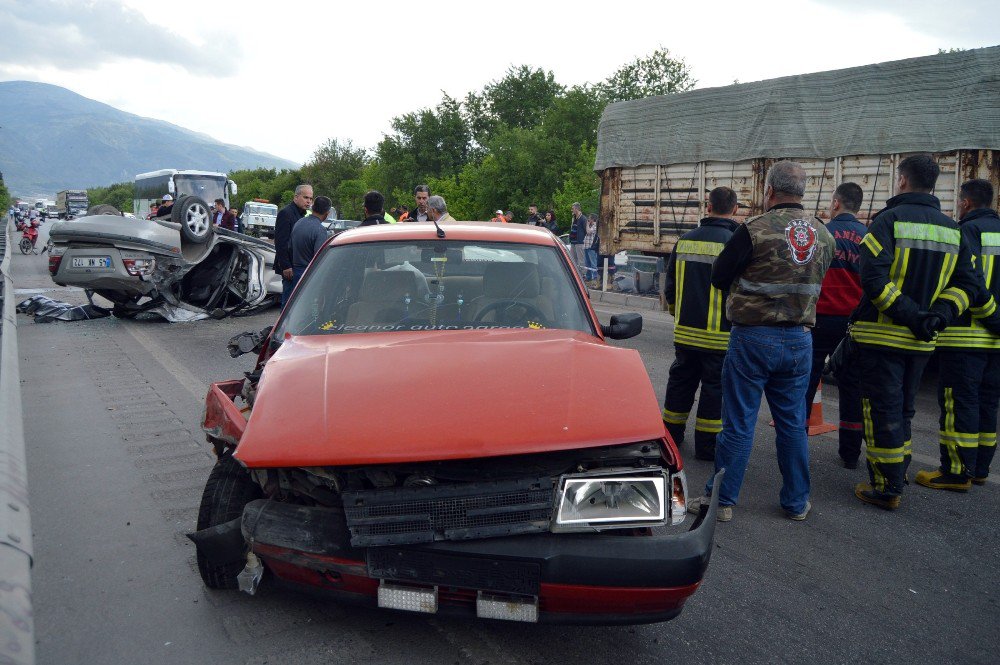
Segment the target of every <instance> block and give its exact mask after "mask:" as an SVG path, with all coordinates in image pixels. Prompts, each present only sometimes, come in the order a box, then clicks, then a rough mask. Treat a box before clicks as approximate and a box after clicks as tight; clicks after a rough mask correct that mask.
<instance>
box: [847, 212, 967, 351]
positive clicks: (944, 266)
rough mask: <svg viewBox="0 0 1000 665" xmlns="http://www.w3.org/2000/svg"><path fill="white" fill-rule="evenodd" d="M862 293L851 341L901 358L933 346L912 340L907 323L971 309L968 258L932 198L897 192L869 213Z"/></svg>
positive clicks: (957, 233)
mask: <svg viewBox="0 0 1000 665" xmlns="http://www.w3.org/2000/svg"><path fill="white" fill-rule="evenodd" d="M861 288H862V289H863V290H864V297H863V298H862V299H861V304H860V305H858V309H857V310H856V311H855V313H854V316H853V319H854V323H853V325H852V329H851V337H852V339H854V340H855V341H856V342H857V343H859V344H861V345H863V346H869V347H881V348H886V349H889V350H892V351H896V352H900V353H931V352H932V351H933V350H934V342H933V341H932V342H924V341H921V340H919V339H917V338H916V337H915V336H914V334H913V333H912V332H911V331H910V329H909V327H908V326H907V324H908V322H911V321H913V320H915V318H916V317H918V315H919V313H920V312H925V311H929V312H936V313H938V314H940V315H941V316H943V317H944V319H945V320H946V321H950V320H952V319H954V318H957V317H958V316H959V315H961V314H962V313H963V312H965V310H967V309H968V308H969V305H970V294H971V293H974V292H975V276H974V274H973V272H972V261H971V254H970V252H969V248H968V247H967V246H965V245H964V244H963V243H962V242H961V232H960V231H959V229H958V224H956V223H955V221H954V220H952V219H951V218H950V217H948V216H947V215H945V214H944V213H942V212H941V202H940V201H939V200H938V198H937V197H936V196H934V195H932V194H925V193H919V192H907V193H905V194H899V195H897V196H894V197H892V198H891V199H889V201H888V202H887V205H886V208H885V209H884V210H883V211H882V212H880V213H878V214H877V215H876V216H875V218H874V219H873V220H872V222H871V224H870V225H869V226H868V233H867V234H866V235H865V237H864V238H863V239H862V240H861Z"/></svg>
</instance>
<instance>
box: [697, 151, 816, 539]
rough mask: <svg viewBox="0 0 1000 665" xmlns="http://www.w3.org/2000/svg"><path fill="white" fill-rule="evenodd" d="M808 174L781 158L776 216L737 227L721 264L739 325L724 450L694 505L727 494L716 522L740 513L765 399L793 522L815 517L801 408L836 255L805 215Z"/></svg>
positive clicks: (727, 364) (773, 183)
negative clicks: (819, 304) (819, 308)
mask: <svg viewBox="0 0 1000 665" xmlns="http://www.w3.org/2000/svg"><path fill="white" fill-rule="evenodd" d="M805 188H806V172H805V169H803V168H802V165H801V164H798V163H797V162H790V161H782V162H778V163H776V164H775V165H774V166H772V167H771V169H770V170H769V171H768V173H767V178H766V179H765V187H764V203H765V206H766V207H767V212H766V213H764V214H763V215H760V216H759V217H754V218H753V219H749V220H747V222H746V223H745V224H744V225H742V226H740V227H738V228H737V229H736V231H734V232H733V237H732V238H730V239H729V242H727V243H726V246H725V247H724V248H723V249H722V252H721V253H720V254H719V257H718V258H717V259H716V261H715V264H714V265H713V266H712V285H713V286H715V288H717V289H719V290H720V291H725V290H728V291H729V297H728V298H727V299H726V316H727V317H728V318H729V320H730V321H731V322H732V329H731V330H730V333H729V348H728V349H727V351H726V356H725V360H724V361H723V366H722V431H721V432H720V433H719V436H718V440H717V442H716V448H715V470H716V472H718V471H719V470H721V469H725V471H726V472H725V474H724V475H723V476H722V479H721V480H720V482H719V487H717V488H713V484H714V478H710V479H709V481H708V483H707V485H706V487H705V494H706V496H703V497H699V498H697V499H695V500H694V501H692V502H691V504H690V505H689V506H688V510H689V511H691V512H698V511H699V510H700V509H701V507H702V506H704V505H707V504H708V502H709V501H710V498H709V497H710V496H711V494H712V492H713V490H715V491H718V492H719V510H718V512H717V513H716V519H718V520H719V521H721V522H725V521H728V520H730V519H732V515H733V506H734V505H736V502H737V499H738V497H739V493H740V488H741V487H742V485H743V476H744V474H745V473H746V469H747V463H748V462H749V460H750V452H751V450H752V448H753V440H754V432H755V429H756V425H757V416H758V413H759V411H760V401H761V396H762V395H763V396H766V397H767V402H768V405H769V406H770V407H771V415H772V416H774V424H775V430H774V431H775V440H774V444H775V449H776V452H777V457H778V468H779V470H780V471H781V477H782V480H783V483H782V488H781V492H780V494H779V500H780V503H781V507H782V509H783V510H784V511H785V514H786V515H787V516H788V518H789V519H792V520H804V519H806V517H807V516H808V514H809V510H810V508H811V503H810V502H809V489H810V485H809V437H808V434H807V432H806V419H805V415H806V414H805V411H804V410H803V409H802V404H803V402H804V400H805V396H806V387H807V385H808V384H809V369H810V366H811V359H812V337H811V336H810V334H809V328H810V327H811V326H813V325H814V324H815V322H816V301H817V300H818V299H819V293H820V285H821V284H822V282H823V275H824V274H826V271H827V268H829V266H830V261H831V260H832V258H833V251H834V241H833V236H831V235H830V233H829V232H828V231H827V230H826V228H825V227H824V226H823V223H822V222H820V221H819V220H818V219H816V218H815V217H813V216H812V215H809V214H807V213H806V212H805V210H804V209H803V207H802V197H803V195H804V194H805Z"/></svg>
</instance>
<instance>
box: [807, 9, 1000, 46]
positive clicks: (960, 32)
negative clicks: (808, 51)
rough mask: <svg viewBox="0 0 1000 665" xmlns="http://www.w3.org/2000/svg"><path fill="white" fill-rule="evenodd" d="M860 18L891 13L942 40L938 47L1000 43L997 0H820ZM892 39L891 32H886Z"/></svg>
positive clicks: (922, 31) (913, 26) (919, 30)
mask: <svg viewBox="0 0 1000 665" xmlns="http://www.w3.org/2000/svg"><path fill="white" fill-rule="evenodd" d="M819 4H823V5H829V6H831V7H833V8H834V9H837V10H840V11H843V12H845V13H851V12H856V13H857V14H858V20H859V21H863V20H865V15H870V13H872V12H882V13H885V14H891V15H892V16H894V17H895V18H897V19H899V20H900V21H902V22H903V23H904V24H906V25H908V26H910V27H911V28H913V29H914V30H915V31H917V32H920V33H923V34H925V35H928V36H932V37H933V38H934V39H935V40H939V41H940V42H941V43H940V44H938V48H945V49H947V48H954V47H965V48H974V47H978V46H992V45H996V44H998V43H1000V30H998V29H997V21H996V12H997V6H996V0H953V1H952V2H941V1H940V0H908V1H907V2H899V1H898V0H819ZM885 38H886V39H892V35H891V34H887V35H886V36H885Z"/></svg>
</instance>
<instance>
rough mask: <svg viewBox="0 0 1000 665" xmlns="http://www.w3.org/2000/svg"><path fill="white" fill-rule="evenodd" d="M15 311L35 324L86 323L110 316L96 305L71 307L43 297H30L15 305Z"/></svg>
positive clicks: (66, 303)
mask: <svg viewBox="0 0 1000 665" xmlns="http://www.w3.org/2000/svg"><path fill="white" fill-rule="evenodd" d="M17 311H18V312H21V313H23V314H28V315H29V316H33V317H34V318H35V323H51V322H52V321H86V320H89V319H103V318H104V317H106V316H110V315H111V310H110V309H105V308H104V307H98V306H97V305H71V304H69V303H68V302H60V301H58V300H52V299H51V298H47V297H45V296H41V295H39V296H31V297H30V298H28V299H27V300H22V301H21V302H20V303H18V304H17Z"/></svg>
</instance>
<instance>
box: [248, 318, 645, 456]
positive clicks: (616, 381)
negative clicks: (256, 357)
mask: <svg viewBox="0 0 1000 665" xmlns="http://www.w3.org/2000/svg"><path fill="white" fill-rule="evenodd" d="M662 437H663V422H662V420H661V418H660V409H659V404H658V401H657V399H656V396H655V394H654V392H653V388H652V385H651V384H650V381H649V376H648V375H647V374H646V369H645V367H644V366H643V364H642V361H641V359H640V358H639V354H638V353H637V352H635V351H632V350H629V349H621V348H615V347H611V346H608V345H606V344H604V343H603V342H602V341H601V340H599V339H597V338H595V337H593V336H591V335H586V334H583V333H578V332H574V331H566V330H480V331H439V332H393V333H367V334H358V335H330V336H310V337H290V338H288V339H286V340H285V341H284V343H283V345H282V347H281V349H280V350H279V351H278V352H277V353H276V354H275V355H274V356H273V357H272V358H270V360H268V362H267V365H266V367H265V369H264V373H263V376H262V378H261V381H260V386H259V393H258V395H257V399H256V401H255V404H254V409H253V413H252V415H251V417H250V421H249V422H248V423H247V428H246V432H245V433H244V435H243V438H242V439H241V441H240V444H239V446H238V448H237V451H236V457H237V459H239V460H240V461H242V462H243V463H244V464H246V465H247V466H249V467H275V466H334V465H357V464H384V463H398V462H414V461H431V460H447V459H467V458H478V457H492V456H500V455H516V454H523V453H535V452H546V451H555V450H569V449H576V448H588V447H594V446H602V445H609V444H618V443H628V442H634V441H644V440H658V439H660V438H662Z"/></svg>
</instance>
